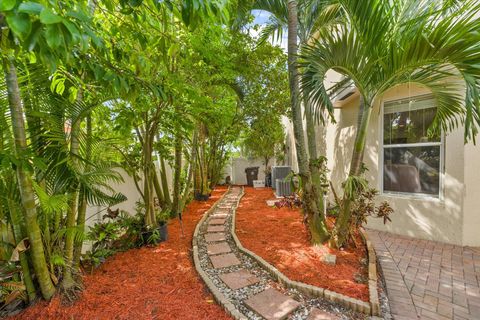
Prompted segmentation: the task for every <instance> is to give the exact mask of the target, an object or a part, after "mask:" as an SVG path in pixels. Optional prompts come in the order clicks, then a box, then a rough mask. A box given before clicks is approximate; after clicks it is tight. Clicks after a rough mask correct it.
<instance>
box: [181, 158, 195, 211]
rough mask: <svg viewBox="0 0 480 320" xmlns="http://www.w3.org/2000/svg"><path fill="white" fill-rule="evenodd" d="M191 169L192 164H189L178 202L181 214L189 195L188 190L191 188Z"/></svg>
mask: <svg viewBox="0 0 480 320" xmlns="http://www.w3.org/2000/svg"><path fill="white" fill-rule="evenodd" d="M192 168H193V165H192V163H190V164H189V165H188V169H187V172H188V173H187V180H186V181H185V187H184V189H183V192H182V197H181V201H180V206H179V210H180V212H182V211H183V209H184V208H185V204H186V203H187V200H188V197H189V194H190V188H191V184H192V176H193V170H192Z"/></svg>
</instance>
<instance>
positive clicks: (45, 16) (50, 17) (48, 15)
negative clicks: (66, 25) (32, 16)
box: [40, 8, 63, 24]
mask: <svg viewBox="0 0 480 320" xmlns="http://www.w3.org/2000/svg"><path fill="white" fill-rule="evenodd" d="M62 20H63V18H62V17H60V16H58V15H56V14H55V13H53V11H52V10H50V9H48V8H44V9H43V10H42V12H41V13H40V22H42V23H43V24H54V23H59V22H62Z"/></svg>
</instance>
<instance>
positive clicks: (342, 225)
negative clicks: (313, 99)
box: [334, 97, 372, 248]
mask: <svg viewBox="0 0 480 320" xmlns="http://www.w3.org/2000/svg"><path fill="white" fill-rule="evenodd" d="M371 114H372V106H371V105H366V104H365V99H364V98H363V97H360V110H359V114H358V122H359V125H358V126H357V127H358V131H357V134H356V136H355V142H354V145H353V146H354V147H353V154H352V160H351V163H350V171H349V174H348V176H349V177H354V176H358V175H359V174H360V170H361V168H362V162H363V154H364V152H365V142H366V139H367V129H368V124H369V122H370V116H371ZM353 200H354V199H352V198H350V197H347V196H345V195H344V196H343V201H342V208H341V210H340V214H339V216H338V219H337V221H336V223H335V230H334V235H335V237H334V240H335V243H334V245H335V246H336V247H337V248H340V247H341V246H343V245H344V244H345V242H346V240H347V236H348V228H349V227H350V218H351V216H352V212H351V206H352V203H353Z"/></svg>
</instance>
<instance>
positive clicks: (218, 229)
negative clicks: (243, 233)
mask: <svg viewBox="0 0 480 320" xmlns="http://www.w3.org/2000/svg"><path fill="white" fill-rule="evenodd" d="M223 231H225V226H208V228H207V232H223Z"/></svg>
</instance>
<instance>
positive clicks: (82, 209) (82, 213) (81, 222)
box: [73, 113, 92, 270]
mask: <svg viewBox="0 0 480 320" xmlns="http://www.w3.org/2000/svg"><path fill="white" fill-rule="evenodd" d="M91 139H92V114H91V113H89V114H88V115H87V136H86V140H87V141H86V143H87V146H86V151H85V158H86V160H87V161H90V160H91V155H92V141H91ZM87 170H88V163H87V164H86V165H85V170H84V171H85V172H86V171H87ZM86 216H87V198H86V196H85V194H84V193H80V205H79V206H78V217H77V226H78V229H79V230H82V232H85V219H86ZM82 247H83V241H78V242H77V243H76V244H75V249H74V255H73V268H74V269H75V270H78V269H79V267H80V257H81V256H82Z"/></svg>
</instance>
